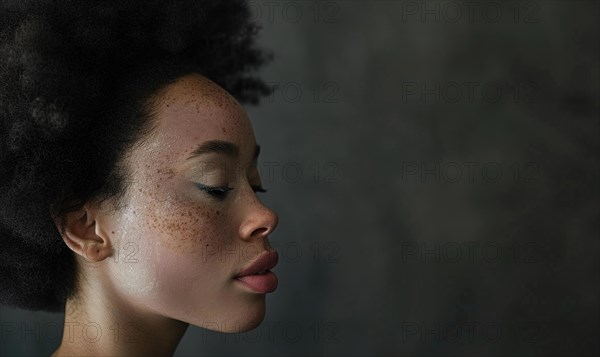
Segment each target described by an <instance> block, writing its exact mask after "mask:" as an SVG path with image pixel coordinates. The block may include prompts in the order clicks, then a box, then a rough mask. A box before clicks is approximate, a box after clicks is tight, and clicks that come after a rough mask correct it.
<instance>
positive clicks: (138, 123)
mask: <svg viewBox="0 0 600 357" xmlns="http://www.w3.org/2000/svg"><path fill="white" fill-rule="evenodd" d="M0 4H1V5H0V83H2V86H1V87H0V303H2V304H8V305H13V306H17V307H20V308H25V309H30V310H46V311H60V310H61V309H64V306H65V302H66V299H67V298H68V297H69V296H71V294H72V293H73V292H74V289H75V285H76V283H75V280H76V279H75V277H76V265H75V260H74V257H73V255H72V253H71V251H70V250H69V249H68V248H67V246H66V245H65V244H64V243H63V241H62V239H61V234H60V231H59V230H58V229H57V226H56V225H55V221H54V219H53V218H54V217H58V218H60V219H61V220H62V219H64V217H65V216H66V214H67V213H68V212H70V211H73V210H76V209H78V208H81V207H82V206H83V205H84V204H85V203H86V202H88V201H90V200H98V201H102V200H106V199H111V198H113V199H114V198H118V197H121V195H122V194H123V192H125V190H126V189H127V185H126V182H127V180H128V172H127V170H125V169H124V168H123V167H121V166H120V165H119V162H120V159H121V158H122V157H123V153H124V152H126V151H127V150H128V149H129V148H131V146H132V145H133V144H134V143H135V142H136V141H137V140H139V139H140V138H143V137H144V135H146V134H148V132H149V131H150V130H151V120H149V118H150V117H151V115H150V114H151V112H150V109H148V107H149V106H148V100H149V98H150V97H151V96H152V94H153V93H156V91H157V90H159V89H160V88H161V87H162V86H164V85H166V84H168V83H171V82H172V81H174V80H175V79H177V77H179V76H182V75H184V74H188V73H200V74H202V75H204V76H206V77H207V78H210V79H211V80H213V81H214V82H216V83H217V84H219V85H220V86H222V87H223V88H224V89H225V90H227V91H228V92H229V93H231V94H232V95H233V96H234V97H235V98H236V99H238V101H240V102H242V103H251V104H257V103H259V101H260V98H261V96H264V95H268V94H269V93H270V91H271V90H270V88H269V87H268V86H267V85H266V84H265V83H264V81H262V79H260V78H259V77H257V76H255V75H252V72H253V71H255V70H257V69H259V68H260V67H261V66H262V65H264V64H266V63H267V62H269V61H270V60H271V58H272V56H271V54H270V52H267V51H265V50H262V49H259V48H257V46H256V44H255V40H256V36H257V34H258V31H259V30H260V27H259V26H258V25H256V24H254V23H252V22H251V21H250V13H249V8H248V4H247V3H246V2H245V1H233V0H227V1H222V0H214V1H212V0H206V1H195V0H192V1H178V0H175V1H172V0H171V1H165V0H147V1H140V0H136V1H129V0H120V1H88V0H86V1H73V0H64V1H56V0H55V1H22V0H15V1H2V2H1V3H0ZM116 201H118V200H116Z"/></svg>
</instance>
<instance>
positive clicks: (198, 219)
mask: <svg viewBox="0 0 600 357" xmlns="http://www.w3.org/2000/svg"><path fill="white" fill-rule="evenodd" d="M173 192H177V193H176V194H173ZM217 206H218V204H215V203H212V202H210V200H208V199H207V200H202V199H201V198H199V197H190V193H187V194H186V193H185V192H184V190H181V189H179V190H178V188H177V186H176V185H172V187H170V188H168V189H167V190H166V191H161V190H158V191H156V192H153V193H152V194H151V195H149V196H148V199H147V200H146V202H145V203H144V204H143V207H145V209H144V214H143V216H142V217H140V218H143V222H141V223H142V227H143V229H142V230H143V231H145V232H147V236H148V237H147V238H149V239H151V240H155V241H156V243H159V244H160V245H161V246H162V247H166V248H168V249H171V250H174V251H177V252H179V253H181V254H185V255H202V254H204V255H206V251H207V250H208V251H210V250H211V249H213V248H214V247H215V246H220V247H222V246H227V245H230V244H232V243H233V242H232V241H233V239H232V238H233V234H232V233H233V232H232V229H231V228H232V227H230V226H229V225H230V220H229V219H228V217H227V214H226V213H225V211H224V210H223V209H222V208H220V207H217ZM228 223H229V225H228Z"/></svg>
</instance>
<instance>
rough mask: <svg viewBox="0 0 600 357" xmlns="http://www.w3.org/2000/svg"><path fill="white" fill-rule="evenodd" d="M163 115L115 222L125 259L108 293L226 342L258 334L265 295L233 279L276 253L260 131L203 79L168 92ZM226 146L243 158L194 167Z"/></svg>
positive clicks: (227, 155) (116, 261)
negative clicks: (259, 160)
mask: <svg viewBox="0 0 600 357" xmlns="http://www.w3.org/2000/svg"><path fill="white" fill-rule="evenodd" d="M157 113H158V117H157V119H158V123H159V124H158V130H156V133H155V134H154V135H153V136H152V137H150V138H148V139H147V140H146V141H145V142H144V143H143V144H142V145H140V146H138V147H136V148H135V149H134V150H133V151H132V152H131V155H130V157H128V161H127V165H129V167H130V168H131V170H132V172H133V182H132V183H131V186H130V190H129V191H128V195H127V196H126V199H125V202H126V205H125V207H124V208H123V209H122V210H120V211H118V212H116V213H115V214H114V215H113V216H111V218H109V219H107V222H105V227H108V229H107V230H108V231H109V235H110V238H111V240H112V241H113V242H114V243H113V244H114V249H115V254H114V255H113V257H110V258H108V259H107V263H106V264H107V268H108V269H107V274H106V275H105V277H106V279H107V280H108V281H107V282H106V283H107V284H106V285H108V286H111V287H112V288H113V289H114V291H113V292H112V293H113V294H114V295H115V296H116V297H118V298H120V299H122V300H123V301H126V302H127V303H128V304H131V306H133V307H134V308H135V309H136V310H139V311H141V312H151V313H155V314H159V315H162V316H167V317H170V318H174V319H177V320H181V321H184V322H188V323H190V324H193V325H197V326H201V327H205V328H208V329H212V330H218V331H223V332H235V331H245V330H248V329H252V328H254V327H256V326H257V325H258V324H259V323H260V322H261V321H262V319H263V318H264V313H265V294H261V293H256V292H255V291H252V289H250V288H248V287H247V286H244V285H243V284H241V283H240V282H239V281H237V280H234V279H233V278H234V277H235V276H236V275H237V274H238V273H239V272H240V271H241V270H242V269H243V268H245V267H247V266H248V265H249V264H250V263H251V262H252V261H254V260H255V259H256V258H257V257H258V256H259V255H261V254H263V253H264V252H266V251H271V250H273V249H272V248H271V247H270V246H269V243H268V241H267V235H268V234H270V233H271V232H272V231H273V230H274V229H275V227H276V225H277V220H278V219H277V215H276V214H275V213H274V212H273V211H271V210H270V209H268V208H267V207H265V206H264V205H262V203H261V202H260V201H259V198H258V197H257V195H256V192H255V190H256V189H257V187H260V186H261V181H260V177H259V175H258V171H257V168H256V158H255V154H256V146H257V145H256V144H257V143H256V141H255V138H254V134H253V130H252V127H251V124H250V121H249V120H248V118H247V116H246V114H245V112H244V110H243V108H242V107H241V106H240V105H239V104H238V103H237V101H235V99H234V98H233V97H231V96H230V95H229V94H228V93H227V92H225V91H224V90H223V89H222V88H221V87H219V86H218V85H216V84H215V83H213V82H211V81H209V80H208V79H206V78H204V77H202V76H200V75H197V74H193V75H188V76H185V77H182V78H180V79H179V80H178V81H177V82H175V83H173V84H171V85H169V86H168V87H166V88H165V90H164V91H163V92H162V93H161V94H160V101H159V105H158V112H157ZM216 140H218V141H223V142H228V143H231V144H233V145H235V146H236V147H237V148H238V149H239V152H237V153H236V152H235V150H233V151H232V150H229V151H228V150H226V149H228V147H224V145H212V146H210V148H212V149H215V148H217V150H216V151H210V150H208V151H206V150H205V151H206V152H204V153H200V154H198V155H196V156H193V157H192V158H190V159H188V158H189V157H190V156H191V155H192V153H193V152H195V151H196V150H197V149H198V147H200V146H201V145H203V144H205V143H207V142H209V141H216ZM205 149H206V147H205ZM218 149H220V150H218ZM230 188H231V189H230Z"/></svg>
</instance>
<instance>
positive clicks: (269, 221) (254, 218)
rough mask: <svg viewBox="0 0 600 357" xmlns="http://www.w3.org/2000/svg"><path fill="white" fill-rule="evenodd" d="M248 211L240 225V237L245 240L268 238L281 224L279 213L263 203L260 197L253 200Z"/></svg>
mask: <svg viewBox="0 0 600 357" xmlns="http://www.w3.org/2000/svg"><path fill="white" fill-rule="evenodd" d="M246 212H247V213H246V216H245V218H244V221H243V223H242V225H241V227H240V237H241V238H242V239H244V240H253V239H256V238H266V237H267V236H268V235H269V234H271V232H273V231H274V230H275V228H276V227H277V224H279V216H278V215H277V213H275V211H273V210H272V209H270V208H268V207H267V206H265V205H263V204H262V203H261V202H260V201H259V200H258V199H255V200H254V201H253V203H252V204H251V205H250V206H249V207H248V208H247V211H246Z"/></svg>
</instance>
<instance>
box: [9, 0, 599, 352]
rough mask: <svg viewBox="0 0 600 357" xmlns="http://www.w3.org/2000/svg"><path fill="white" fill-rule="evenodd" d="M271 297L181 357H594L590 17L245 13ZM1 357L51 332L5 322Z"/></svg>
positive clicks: (358, 7) (306, 10) (491, 11)
mask: <svg viewBox="0 0 600 357" xmlns="http://www.w3.org/2000/svg"><path fill="white" fill-rule="evenodd" d="M252 8H253V14H254V18H255V20H256V21H257V22H260V23H261V24H262V25H263V26H264V29H263V32H262V37H261V44H262V45H264V46H265V47H268V48H271V49H273V50H274V52H275V54H276V57H275V61H274V62H273V63H272V64H271V65H270V66H269V67H268V68H266V69H265V70H264V72H263V74H264V76H265V78H266V79H267V80H268V81H269V82H271V83H272V84H273V85H274V86H276V90H275V93H274V94H273V96H272V97H270V98H266V99H265V100H264V101H263V103H262V104H261V105H260V106H258V107H248V111H249V114H250V116H251V118H252V121H253V124H254V128H255V132H256V136H257V140H258V141H259V143H260V144H261V146H262V148H263V152H262V153H261V161H262V162H261V169H262V177H263V183H264V185H265V186H266V187H267V188H268V189H269V193H267V194H265V195H264V196H262V197H264V201H265V202H266V203H267V204H268V205H270V206H271V207H272V208H274V209H275V210H276V211H277V212H278V213H279V215H280V225H279V227H278V229H277V231H276V232H275V233H274V234H273V235H272V237H271V240H272V241H273V245H274V246H275V247H276V248H277V249H278V250H279V252H280V264H279V265H278V267H277V268H276V270H275V271H276V272H277V273H278V276H279V279H280V285H279V288H278V290H277V291H276V292H275V293H273V294H270V295H269V296H268V297H267V303H268V311H267V315H266V317H265V321H264V323H263V324H262V325H261V326H260V327H259V328H257V329H256V330H254V331H252V332H249V333H245V334H236V335H226V334H219V333H213V332H210V331H207V330H203V329H200V328H197V327H190V328H189V330H188V332H187V333H186V335H185V336H184V339H183V340H182V342H181V344H180V346H179V348H178V349H177V352H176V355H179V356H188V355H189V356H191V355H307V354H308V355H344V356H347V355H411V356H426V355H427V356H429V355H439V356H446V355H448V356H449V355H457V354H458V355H478V356H479V355H483V356H492V355H505V356H516V355H519V356H523V355H545V356H547V355H590V356H591V355H597V354H598V353H599V345H598V336H599V335H600V334H599V330H598V321H599V312H598V300H599V289H598V287H599V285H598V271H599V269H598V268H599V267H598V252H599V249H598V248H599V247H598V238H599V234H598V233H599V223H598V222H599V220H598V215H599V204H598V194H599V190H598V173H599V172H598V153H599V147H598V137H599V134H600V132H599V125H598V124H599V122H598V108H599V103H598V89H599V82H598V80H599V76H600V74H599V72H598V70H599V66H598V64H599V61H598V58H599V56H598V49H599V47H598V45H599V41H598V33H599V29H598V20H599V5H598V3H596V2H594V1H521V2H515V1H500V2H488V1H483V2H480V3H471V2H467V1H427V2H421V1H320V2H314V1H253V2H252ZM0 327H2V333H1V334H0V338H1V342H2V344H1V346H2V347H1V348H0V352H1V353H2V354H3V355H4V354H14V355H31V354H39V353H42V354H49V353H51V352H52V351H53V350H54V348H56V346H57V345H58V341H59V337H60V335H59V334H58V333H57V331H58V330H62V316H61V315H59V314H45V313H36V312H25V311H18V310H13V309H10V308H6V307H2V309H1V324H0Z"/></svg>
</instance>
